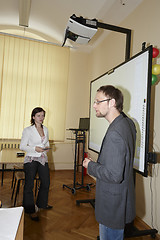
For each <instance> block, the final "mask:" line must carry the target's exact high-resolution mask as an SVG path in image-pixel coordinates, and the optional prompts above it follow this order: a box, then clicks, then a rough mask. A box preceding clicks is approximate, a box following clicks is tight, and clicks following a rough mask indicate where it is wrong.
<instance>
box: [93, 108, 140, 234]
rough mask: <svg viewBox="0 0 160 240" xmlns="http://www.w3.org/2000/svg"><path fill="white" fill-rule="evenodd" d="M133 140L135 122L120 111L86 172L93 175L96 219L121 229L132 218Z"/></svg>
mask: <svg viewBox="0 0 160 240" xmlns="http://www.w3.org/2000/svg"><path fill="white" fill-rule="evenodd" d="M135 141H136V128H135V125H134V123H133V121H132V120H131V119H130V118H128V117H127V116H126V115H125V114H124V113H121V114H120V115H119V116H118V117H117V118H116V119H114V121H113V122H112V123H111V124H110V126H109V128H108V130H107V132H106V135H105V137H104V139H103V142H102V146H101V150H100V154H99V157H98V160H97V162H93V161H91V162H89V164H88V173H89V174H90V175H93V176H94V177H96V198H95V216H96V220H97V221H98V222H99V223H101V224H103V225H105V226H107V227H109V228H112V229H123V228H124V227H125V224H126V223H130V222H132V221H133V220H134V218H135V190H134V181H133V160H134V152H135Z"/></svg>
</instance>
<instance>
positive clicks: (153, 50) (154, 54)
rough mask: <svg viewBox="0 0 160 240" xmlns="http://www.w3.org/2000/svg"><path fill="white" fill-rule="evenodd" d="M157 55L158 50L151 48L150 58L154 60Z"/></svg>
mask: <svg viewBox="0 0 160 240" xmlns="http://www.w3.org/2000/svg"><path fill="white" fill-rule="evenodd" d="M158 54H159V50H158V49H157V48H153V49H152V57H153V58H156V57H157V56H158Z"/></svg>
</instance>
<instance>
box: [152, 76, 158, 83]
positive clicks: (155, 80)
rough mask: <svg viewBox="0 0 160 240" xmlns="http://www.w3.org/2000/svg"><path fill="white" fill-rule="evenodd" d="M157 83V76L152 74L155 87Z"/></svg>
mask: <svg viewBox="0 0 160 240" xmlns="http://www.w3.org/2000/svg"><path fill="white" fill-rule="evenodd" d="M156 82H157V76H156V75H154V74H152V85H154V84H155V83H156Z"/></svg>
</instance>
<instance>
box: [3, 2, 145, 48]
mask: <svg viewBox="0 0 160 240" xmlns="http://www.w3.org/2000/svg"><path fill="white" fill-rule="evenodd" d="M142 1H144V0H32V1H31V11H30V18H29V27H28V28H25V29H24V28H22V27H19V9H18V2H19V0H0V31H1V32H9V33H14V34H18V35H25V36H29V33H34V34H37V35H40V36H41V37H42V39H45V40H47V41H53V42H55V43H58V44H59V45H62V43H63V40H64V32H65V29H66V26H67V23H68V20H69V18H70V16H71V15H73V14H75V15H76V16H77V17H80V16H82V17H84V18H87V19H94V18H96V19H97V20H98V21H99V22H103V23H107V24H112V25H116V26H118V25H119V24H120V23H121V21H123V20H124V19H125V18H126V17H127V16H128V15H129V14H130V13H131V12H132V11H134V9H135V8H136V7H137V6H138V5H139V4H140V3H141V2H142ZM98 31H99V30H98ZM106 34H107V31H106V30H101V34H99V36H98V32H97V33H96V35H97V36H98V38H97V37H95V38H94V39H93V40H91V41H90V43H89V44H87V45H89V46H90V47H93V46H95V45H96V44H98V43H99V41H101V40H102V38H103V37H104V35H106ZM32 37H33V35H32ZM67 43H68V42H66V44H67Z"/></svg>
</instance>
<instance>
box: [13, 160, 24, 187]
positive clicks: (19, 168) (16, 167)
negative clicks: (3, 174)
mask: <svg viewBox="0 0 160 240" xmlns="http://www.w3.org/2000/svg"><path fill="white" fill-rule="evenodd" d="M16 171H24V169H23V164H14V165H13V176H12V184H11V188H13V185H14V182H15V173H16Z"/></svg>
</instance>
